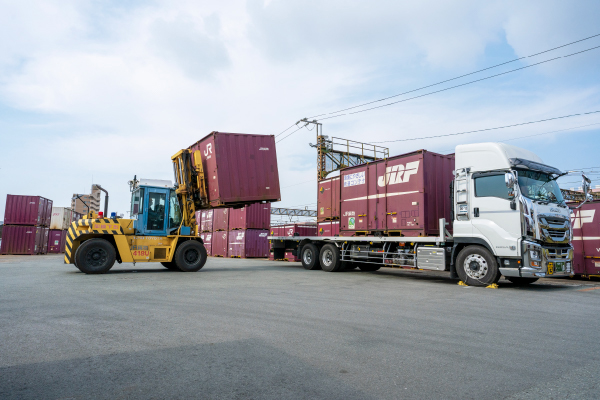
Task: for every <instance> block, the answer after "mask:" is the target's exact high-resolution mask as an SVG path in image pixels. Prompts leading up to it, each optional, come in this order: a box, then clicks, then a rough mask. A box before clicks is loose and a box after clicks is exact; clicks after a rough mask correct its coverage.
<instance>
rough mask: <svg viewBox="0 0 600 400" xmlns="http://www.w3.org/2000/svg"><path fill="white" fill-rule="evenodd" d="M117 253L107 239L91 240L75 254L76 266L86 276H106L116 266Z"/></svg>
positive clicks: (84, 243)
mask: <svg viewBox="0 0 600 400" xmlns="http://www.w3.org/2000/svg"><path fill="white" fill-rule="evenodd" d="M116 258H117V252H116V250H115V248H114V247H113V245H112V244H110V242H109V241H108V240H105V239H99V238H96V239H89V240H86V241H85V242H83V243H82V244H81V246H79V248H78V249H77V252H76V253H75V259H76V261H75V266H76V267H77V268H79V270H80V271H81V272H84V273H86V274H104V273H106V272H108V271H109V270H110V269H111V268H112V266H113V265H114V264H115V260H116Z"/></svg>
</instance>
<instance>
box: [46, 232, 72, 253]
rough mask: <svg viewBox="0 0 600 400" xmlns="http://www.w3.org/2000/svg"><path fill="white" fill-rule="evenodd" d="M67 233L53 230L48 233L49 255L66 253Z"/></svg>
mask: <svg viewBox="0 0 600 400" xmlns="http://www.w3.org/2000/svg"><path fill="white" fill-rule="evenodd" d="M66 239H67V231H62V230H58V229H51V230H50V231H49V233H48V253H64V252H65V241H66Z"/></svg>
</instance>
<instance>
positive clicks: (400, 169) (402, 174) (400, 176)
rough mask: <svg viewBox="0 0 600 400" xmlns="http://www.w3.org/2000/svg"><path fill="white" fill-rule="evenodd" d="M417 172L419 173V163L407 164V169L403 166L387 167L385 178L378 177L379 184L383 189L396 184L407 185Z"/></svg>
mask: <svg viewBox="0 0 600 400" xmlns="http://www.w3.org/2000/svg"><path fill="white" fill-rule="evenodd" d="M417 172H419V161H412V162H409V163H406V167H405V166H404V165H403V164H398V165H392V166H391V167H386V169H385V176H378V177H377V184H378V185H379V186H381V187H383V186H385V185H394V184H396V183H406V182H408V180H409V179H410V177H411V176H412V175H415V174H416V173H417Z"/></svg>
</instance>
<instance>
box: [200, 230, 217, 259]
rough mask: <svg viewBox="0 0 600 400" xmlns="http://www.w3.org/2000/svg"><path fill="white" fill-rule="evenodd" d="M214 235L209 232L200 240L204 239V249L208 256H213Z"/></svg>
mask: <svg viewBox="0 0 600 400" xmlns="http://www.w3.org/2000/svg"><path fill="white" fill-rule="evenodd" d="M213 235H214V234H213V233H209V232H204V233H201V234H200V238H201V239H202V242H203V243H204V248H205V249H206V255H208V256H212V255H213V254H212V237H213Z"/></svg>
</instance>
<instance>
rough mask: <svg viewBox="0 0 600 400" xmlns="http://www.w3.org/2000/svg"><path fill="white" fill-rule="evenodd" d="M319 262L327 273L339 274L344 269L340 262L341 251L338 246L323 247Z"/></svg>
mask: <svg viewBox="0 0 600 400" xmlns="http://www.w3.org/2000/svg"><path fill="white" fill-rule="evenodd" d="M319 262H320V264H321V269H323V271H327V272H337V271H339V270H340V269H341V268H342V261H341V260H340V250H339V249H338V248H337V246H335V245H333V244H331V243H328V244H326V245H325V246H323V247H321V252H320V254H319Z"/></svg>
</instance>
